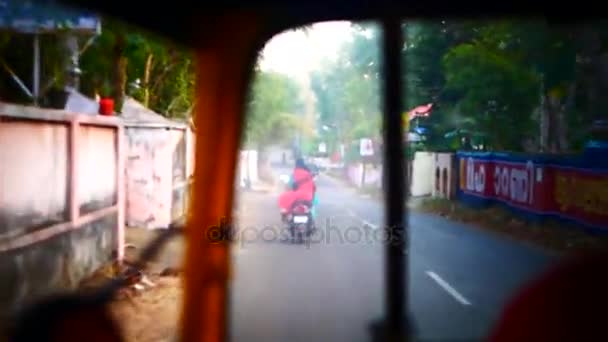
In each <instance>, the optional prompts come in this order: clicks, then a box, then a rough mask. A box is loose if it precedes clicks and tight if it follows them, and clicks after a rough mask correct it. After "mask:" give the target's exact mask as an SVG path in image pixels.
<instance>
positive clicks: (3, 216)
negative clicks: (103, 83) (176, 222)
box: [0, 103, 124, 315]
mask: <svg viewBox="0 0 608 342" xmlns="http://www.w3.org/2000/svg"><path fill="white" fill-rule="evenodd" d="M121 132H122V126H121V124H120V121H119V120H118V119H116V118H111V117H99V116H87V115H78V114H73V113H68V112H65V111H58V110H48V109H39V108H32V107H23V106H17V105H9V104H4V103H0V276H1V280H0V315H6V314H7V313H10V312H12V310H14V309H18V308H19V307H21V306H22V305H23V304H24V303H25V302H27V301H29V300H36V299H38V298H39V297H40V296H42V295H45V294H49V293H52V292H56V291H61V290H64V289H71V288H74V287H75V286H77V284H78V282H79V281H80V280H81V279H82V277H84V276H85V275H87V274H89V273H90V272H91V271H93V270H94V269H95V268H97V267H99V266H100V265H101V264H102V263H104V262H107V261H109V260H110V259H111V258H112V256H113V254H115V255H116V256H117V257H119V258H120V257H122V251H123V247H122V246H123V243H124V230H123V225H122V223H123V222H124V204H123V203H124V192H123V189H121V187H120V184H122V183H123V182H124V181H123V179H122V178H123V173H122V172H119V170H122V169H123V168H124V162H123V160H122V158H121V155H122V152H121V151H122V149H123V147H122V145H123V144H122V138H121V137H122V133H121Z"/></svg>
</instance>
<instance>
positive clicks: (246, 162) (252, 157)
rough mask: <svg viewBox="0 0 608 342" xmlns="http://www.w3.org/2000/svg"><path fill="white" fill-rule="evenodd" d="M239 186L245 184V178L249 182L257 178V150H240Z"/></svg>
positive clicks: (253, 181) (255, 180)
mask: <svg viewBox="0 0 608 342" xmlns="http://www.w3.org/2000/svg"><path fill="white" fill-rule="evenodd" d="M238 168H239V169H238V177H239V178H238V182H239V186H245V183H246V181H247V179H249V180H250V181H251V183H255V182H257V181H258V180H259V176H258V152H257V151H254V150H241V151H240V154H239V161H238Z"/></svg>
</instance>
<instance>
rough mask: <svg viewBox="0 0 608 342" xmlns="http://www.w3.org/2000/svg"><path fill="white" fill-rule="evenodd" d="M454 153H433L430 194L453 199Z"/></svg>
mask: <svg viewBox="0 0 608 342" xmlns="http://www.w3.org/2000/svg"><path fill="white" fill-rule="evenodd" d="M455 158H456V154H455V153H433V169H432V170H433V171H432V183H431V184H432V196H433V197H438V198H448V199H453V198H454V197H455V196H456V179H457V171H458V170H457V169H456V166H455V165H456V164H455V163H456V159H455Z"/></svg>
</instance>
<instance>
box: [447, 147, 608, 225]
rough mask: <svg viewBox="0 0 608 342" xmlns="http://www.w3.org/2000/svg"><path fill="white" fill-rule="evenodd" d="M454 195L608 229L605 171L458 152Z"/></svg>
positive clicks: (607, 191) (607, 186) (503, 156)
mask: <svg viewBox="0 0 608 342" xmlns="http://www.w3.org/2000/svg"><path fill="white" fill-rule="evenodd" d="M458 161H459V165H460V167H459V170H458V171H459V173H460V174H459V178H460V182H459V189H458V193H459V198H460V199H462V200H463V201H465V202H466V201H468V200H473V199H474V198H475V199H476V200H477V201H478V200H479V199H482V200H485V201H488V202H501V203H505V204H507V205H510V206H512V207H514V208H517V209H520V210H523V211H524V212H526V213H527V214H531V215H536V216H555V217H557V218H563V219H569V220H573V221H576V222H578V223H580V224H584V225H589V226H593V227H600V228H606V229H608V171H606V170H604V171H602V170H594V169H591V168H584V167H577V166H575V167H570V166H566V165H556V164H551V163H545V162H540V161H535V160H533V159H532V158H530V159H527V160H521V158H518V159H515V158H510V156H509V155H505V154H501V155H500V157H499V158H497V157H493V156H492V154H488V153H485V154H479V155H475V153H459V154H458Z"/></svg>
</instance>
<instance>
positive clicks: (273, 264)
mask: <svg viewBox="0 0 608 342" xmlns="http://www.w3.org/2000/svg"><path fill="white" fill-rule="evenodd" d="M318 188H319V199H320V206H319V212H318V213H319V219H318V226H319V232H318V233H317V235H315V236H314V237H313V238H312V241H311V242H310V243H308V244H304V245H293V244H290V243H289V242H288V241H286V239H285V234H284V231H283V230H282V228H281V224H280V220H279V214H278V209H277V206H276V200H277V194H274V193H260V192H244V191H243V192H240V193H239V195H238V197H237V198H238V206H239V213H238V220H239V223H238V225H239V228H240V234H239V238H240V239H239V241H238V242H236V245H235V246H234V248H233V252H234V255H235V258H234V260H235V264H234V273H233V274H234V276H233V283H232V291H231V293H232V298H231V305H230V309H231V323H230V324H231V331H232V334H233V335H232V336H231V338H232V340H233V341H369V340H370V333H369V324H370V323H371V322H372V321H374V320H377V319H379V318H381V317H382V314H383V306H384V304H383V300H384V281H383V273H382V267H383V251H382V244H383V234H382V222H383V219H382V216H383V210H382V203H380V202H378V201H376V200H373V199H371V198H365V197H362V196H361V195H359V194H357V193H356V191H354V190H353V189H350V188H348V187H346V186H344V185H342V184H341V183H340V182H337V181H335V180H332V179H330V178H327V177H326V176H321V177H320V179H319V180H318ZM409 222H410V234H409V236H410V251H409V281H410V283H409V289H408V293H409V298H410V299H409V300H410V303H409V310H410V314H411V319H412V322H413V324H414V327H415V329H416V337H417V339H419V340H441V341H455V340H460V341H462V340H467V341H468V340H471V341H475V340H482V339H483V338H484V336H487V334H488V332H489V330H490V329H491V327H492V326H493V324H494V323H495V321H496V319H497V318H498V316H499V315H500V312H501V310H502V308H503V307H504V304H505V302H506V301H507V300H508V299H509V298H510V296H512V295H513V294H514V293H515V291H517V289H518V288H520V287H521V286H522V284H525V283H526V281H528V280H530V279H531V278H532V277H534V276H535V275H538V274H539V273H540V272H542V271H543V270H544V269H545V268H546V267H547V266H549V265H550V264H551V263H552V258H551V257H549V256H548V255H545V254H544V253H543V252H541V251H540V250H535V249H533V248H531V247H529V246H525V245H522V244H519V243H517V242H514V241H510V240H505V239H502V238H499V237H497V236H494V235H490V234H488V233H486V232H482V231H479V230H476V229H475V228H472V227H468V226H465V225H462V224H458V223H454V222H451V221H448V220H445V219H443V218H441V217H437V216H433V215H428V214H421V213H412V214H411V215H410V219H409Z"/></svg>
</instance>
